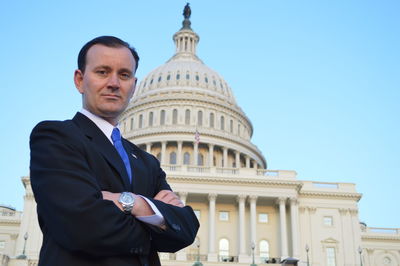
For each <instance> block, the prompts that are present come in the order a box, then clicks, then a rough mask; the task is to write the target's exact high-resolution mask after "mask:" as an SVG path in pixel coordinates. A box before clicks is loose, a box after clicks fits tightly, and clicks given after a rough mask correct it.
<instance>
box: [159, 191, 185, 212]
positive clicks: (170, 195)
mask: <svg viewBox="0 0 400 266" xmlns="http://www.w3.org/2000/svg"><path fill="white" fill-rule="evenodd" d="M154 199H156V200H159V201H162V202H164V203H167V204H171V205H174V206H177V207H181V208H182V207H185V205H183V202H182V201H181V200H180V199H179V197H178V196H177V195H176V194H175V193H174V192H172V191H170V190H161V191H160V192H158V193H157V195H156V196H155V197H154Z"/></svg>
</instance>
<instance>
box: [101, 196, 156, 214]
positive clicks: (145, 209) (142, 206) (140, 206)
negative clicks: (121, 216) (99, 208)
mask: <svg viewBox="0 0 400 266" xmlns="http://www.w3.org/2000/svg"><path fill="white" fill-rule="evenodd" d="M101 194H103V199H104V200H111V201H112V202H114V204H115V205H116V206H117V207H118V208H119V209H120V210H121V211H124V210H123V209H122V204H121V203H120V202H119V196H120V195H121V193H112V192H109V191H102V192H101ZM132 194H133V193H132ZM133 196H134V197H135V204H134V205H133V209H132V211H131V214H132V215H133V216H150V215H153V214H154V211H153V210H152V209H151V207H150V205H149V204H148V203H147V202H146V201H145V200H144V199H143V198H142V197H141V196H138V195H136V194H133Z"/></svg>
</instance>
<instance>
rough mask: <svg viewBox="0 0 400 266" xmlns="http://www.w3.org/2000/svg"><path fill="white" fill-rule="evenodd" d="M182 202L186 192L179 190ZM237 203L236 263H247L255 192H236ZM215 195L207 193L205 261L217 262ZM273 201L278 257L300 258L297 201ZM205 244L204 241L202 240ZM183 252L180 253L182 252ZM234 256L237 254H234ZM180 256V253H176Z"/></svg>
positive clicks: (253, 225) (254, 240)
mask: <svg viewBox="0 0 400 266" xmlns="http://www.w3.org/2000/svg"><path fill="white" fill-rule="evenodd" d="M179 195H180V197H181V199H182V201H184V202H186V198H187V195H188V193H186V192H184V193H179ZM235 197H236V204H238V239H237V243H238V254H237V256H238V261H239V262H248V260H249V258H250V256H251V254H250V253H249V252H250V250H248V249H246V247H249V246H250V245H249V244H250V243H257V242H258V241H257V240H258V239H257V199H258V196H256V195H245V194H240V195H236V196H235ZM217 198H218V194H216V193H210V194H208V195H207V199H208V212H209V213H208V241H207V242H208V250H207V251H208V254H207V260H208V261H218V250H217V249H216V243H217V241H218V240H217V239H216V237H217V236H216V220H215V219H216V217H217V214H216V202H217ZM246 200H247V202H248V204H249V208H250V212H249V213H250V224H249V225H248V226H250V231H249V232H250V236H249V237H248V238H249V239H250V243H248V241H247V240H246V239H248V238H247V237H246V232H247V230H246V228H247V227H246V226H247V225H246V207H247V206H246ZM275 203H276V204H277V206H278V209H279V231H280V239H279V241H278V244H279V249H278V250H279V255H280V257H281V258H287V257H289V256H291V257H295V258H299V257H300V249H299V245H300V243H299V240H300V239H299V213H298V201H297V198H295V197H293V198H288V197H279V198H276V200H275ZM287 203H288V205H289V208H290V216H289V219H290V225H291V235H290V236H289V235H288V232H287V230H286V228H287V214H286V205H287ZM289 237H290V239H291V243H290V251H291V252H290V254H289V244H288V242H289ZM203 243H205V242H203ZM181 255H182V252H181ZM235 255H236V254H235ZM177 256H178V257H179V254H178V255H177Z"/></svg>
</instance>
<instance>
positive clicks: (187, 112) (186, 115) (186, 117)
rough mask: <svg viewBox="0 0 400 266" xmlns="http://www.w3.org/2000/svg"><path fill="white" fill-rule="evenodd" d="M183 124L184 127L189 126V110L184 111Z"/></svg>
mask: <svg viewBox="0 0 400 266" xmlns="http://www.w3.org/2000/svg"><path fill="white" fill-rule="evenodd" d="M185 124H186V125H189V124H190V110H189V109H186V112H185Z"/></svg>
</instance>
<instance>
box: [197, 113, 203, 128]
mask: <svg viewBox="0 0 400 266" xmlns="http://www.w3.org/2000/svg"><path fill="white" fill-rule="evenodd" d="M197 125H198V126H202V125H203V112H202V111H199V112H198V113H197Z"/></svg>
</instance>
